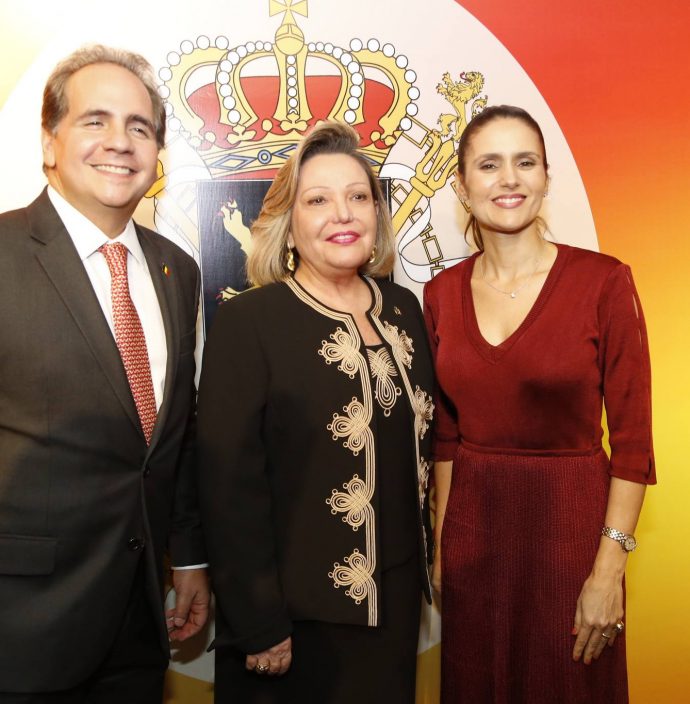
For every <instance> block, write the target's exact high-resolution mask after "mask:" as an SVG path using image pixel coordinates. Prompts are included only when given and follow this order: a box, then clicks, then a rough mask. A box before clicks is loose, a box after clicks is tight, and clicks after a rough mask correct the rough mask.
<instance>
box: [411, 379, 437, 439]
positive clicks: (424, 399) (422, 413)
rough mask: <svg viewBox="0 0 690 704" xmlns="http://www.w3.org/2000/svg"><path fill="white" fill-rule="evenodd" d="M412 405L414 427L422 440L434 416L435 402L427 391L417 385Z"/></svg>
mask: <svg viewBox="0 0 690 704" xmlns="http://www.w3.org/2000/svg"><path fill="white" fill-rule="evenodd" d="M412 407H413V408H414V415H415V421H414V427H415V432H417V433H418V434H419V439H420V440H422V439H423V438H424V436H425V435H426V431H427V430H428V429H429V423H430V422H431V419H432V418H433V417H434V404H433V402H432V400H431V396H429V394H428V393H427V392H426V391H423V390H422V389H420V388H419V386H416V387H415V390H414V396H413V398H412Z"/></svg>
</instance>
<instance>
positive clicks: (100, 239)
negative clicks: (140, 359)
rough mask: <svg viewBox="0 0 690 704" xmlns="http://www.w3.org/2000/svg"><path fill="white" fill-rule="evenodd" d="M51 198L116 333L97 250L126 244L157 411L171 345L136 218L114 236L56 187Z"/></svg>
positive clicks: (50, 191) (107, 273)
mask: <svg viewBox="0 0 690 704" xmlns="http://www.w3.org/2000/svg"><path fill="white" fill-rule="evenodd" d="M48 197H49V198H50V202H51V203H52V204H53V206H54V208H55V210H57V213H58V215H59V216H60V219H61V220H62V222H63V224H64V225H65V228H66V229H67V232H68V234H69V236H70V237H71V238H72V242H74V246H75V247H76V248H77V252H78V254H79V256H80V258H81V260H82V263H83V264H84V268H85V269H86V273H87V274H88V277H89V280H90V281H91V285H92V286H93V290H94V292H95V294H96V297H97V298H98V302H99V303H100V304H101V308H102V309H103V315H105V319H106V320H107V321H108V325H109V326H110V330H111V331H112V333H113V337H114V336H115V325H114V323H113V312H112V311H113V309H112V296H111V289H110V283H111V277H110V269H109V268H108V264H107V262H106V261H105V257H104V256H103V255H102V254H101V253H100V252H99V251H98V248H99V247H101V246H102V245H104V244H112V243H114V242H120V243H122V244H124V245H125V247H127V251H128V254H127V278H128V280H129V295H130V297H131V298H132V303H134V307H135V308H136V310H137V313H138V314H139V319H140V320H141V327H142V328H143V330H144V337H145V338H146V350H147V352H148V355H149V364H150V366H151V380H152V381H153V393H154V395H155V397H156V410H159V409H160V407H161V403H162V402H163V389H164V387H165V367H166V364H167V361H168V348H167V346H166V343H165V327H164V326H163V316H162V315H161V309H160V304H159V303H158V296H157V295H156V290H155V289H154V288H153V282H152V281H151V274H150V272H149V267H148V264H147V263H146V257H144V252H143V251H142V249H141V245H140V244H139V239H138V238H137V233H136V230H135V228H134V221H133V220H131V219H130V221H129V222H128V223H127V225H126V227H125V229H124V230H123V231H122V232H121V233H120V234H119V235H118V236H117V237H115V238H114V239H111V238H110V237H108V236H107V235H106V234H105V233H103V232H101V230H99V229H98V228H97V227H96V226H95V225H94V224H93V223H92V222H91V221H90V220H89V219H88V218H87V217H85V216H84V215H82V214H81V213H80V212H79V211H78V210H77V209H76V208H74V207H73V206H72V205H70V204H69V203H68V202H67V201H66V200H65V199H64V198H63V197H62V196H61V195H60V194H59V193H58V192H57V191H56V190H55V189H54V188H52V187H51V186H48Z"/></svg>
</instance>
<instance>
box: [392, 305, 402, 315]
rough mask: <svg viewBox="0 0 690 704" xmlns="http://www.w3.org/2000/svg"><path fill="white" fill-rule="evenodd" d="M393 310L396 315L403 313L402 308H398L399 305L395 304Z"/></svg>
mask: <svg viewBox="0 0 690 704" xmlns="http://www.w3.org/2000/svg"><path fill="white" fill-rule="evenodd" d="M393 312H394V313H395V314H396V315H401V313H400V308H398V306H393Z"/></svg>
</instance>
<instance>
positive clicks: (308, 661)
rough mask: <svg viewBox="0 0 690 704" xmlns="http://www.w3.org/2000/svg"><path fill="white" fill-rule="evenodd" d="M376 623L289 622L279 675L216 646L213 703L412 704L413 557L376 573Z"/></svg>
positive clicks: (417, 597) (416, 612) (416, 605)
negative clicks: (288, 650) (284, 668)
mask: <svg viewBox="0 0 690 704" xmlns="http://www.w3.org/2000/svg"><path fill="white" fill-rule="evenodd" d="M381 601H382V604H383V619H382V623H381V626H378V627H368V626H352V625H345V624H338V623H324V622H321V621H295V623H294V630H293V633H292V665H291V666H290V669H289V670H288V672H287V673H286V674H285V675H282V676H277V677H273V676H268V675H258V674H256V673H255V672H253V671H248V670H246V669H245V666H244V662H245V656H244V655H243V654H242V653H239V652H238V651H237V650H235V649H233V648H228V647H221V648H217V649H216V651H215V653H216V685H215V702H216V704H341V703H342V704H352V702H356V703H357V704H380V703H381V702H396V704H414V700H415V674H416V667H417V639H418V634H419V616H420V609H421V602H422V592H421V589H420V580H419V561H418V556H417V555H416V554H415V555H414V556H413V557H412V558H411V559H409V560H407V561H406V562H405V563H404V564H402V565H398V566H395V567H391V568H390V569H388V570H386V571H384V572H383V573H382V594H381Z"/></svg>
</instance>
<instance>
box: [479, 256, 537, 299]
mask: <svg viewBox="0 0 690 704" xmlns="http://www.w3.org/2000/svg"><path fill="white" fill-rule="evenodd" d="M540 261H541V254H540V255H539V256H538V257H537V261H536V262H535V264H534V269H533V270H532V273H531V274H530V275H529V276H528V277H527V280H526V281H525V283H524V284H522V286H518V287H517V288H515V289H513V290H512V291H504V290H503V289H502V288H498V286H494V285H493V284H492V283H491V282H490V281H487V279H486V270H485V269H484V253H483V252H482V256H481V257H480V258H479V264H480V266H481V268H482V281H483V282H484V283H485V284H486V285H487V286H489V287H490V288H492V289H493V290H494V291H497V292H498V293H502V294H503V295H504V296H510V297H511V298H516V297H517V295H518V293H520V291H522V289H523V288H525V287H526V286H527V284H528V283H529V282H530V281H531V280H532V277H533V276H534V275H535V274H536V273H537V269H539V262H540Z"/></svg>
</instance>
